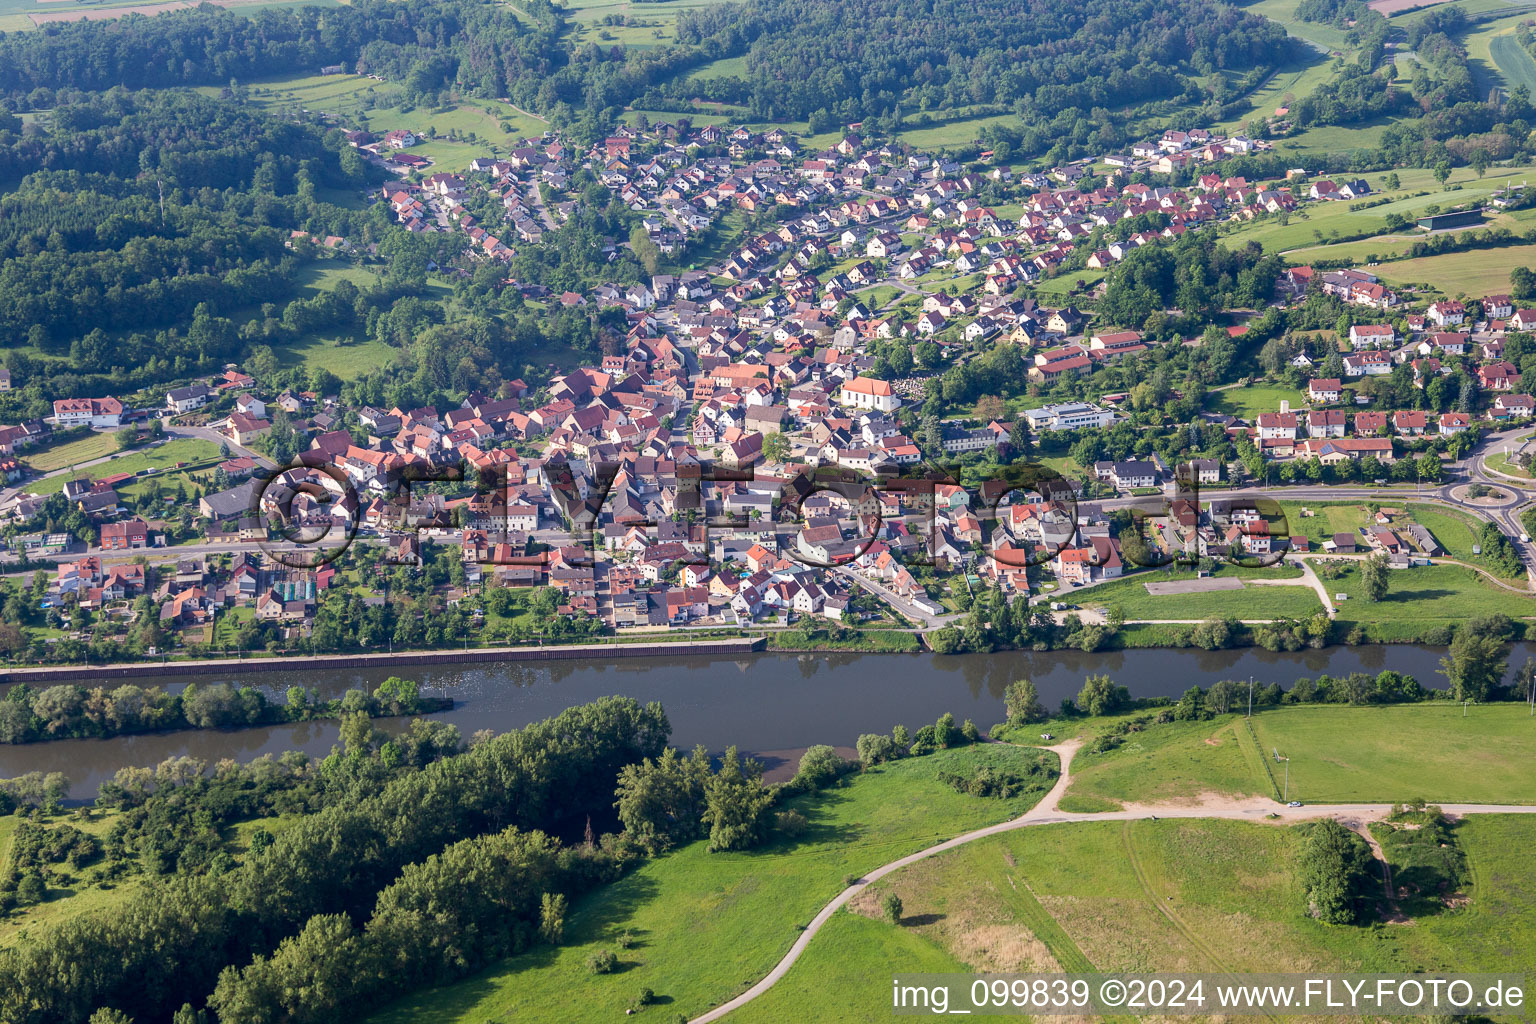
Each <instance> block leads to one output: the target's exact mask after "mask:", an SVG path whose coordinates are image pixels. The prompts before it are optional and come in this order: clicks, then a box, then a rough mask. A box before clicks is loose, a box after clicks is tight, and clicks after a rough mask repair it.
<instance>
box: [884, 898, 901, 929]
mask: <svg viewBox="0 0 1536 1024" xmlns="http://www.w3.org/2000/svg"><path fill="white" fill-rule="evenodd" d="M880 912H881V913H882V914H884V915H885V919H886V920H887V921H889V922H890V923H891V924H901V897H900V896H897V895H896V894H895V893H893V892H888V893H886V894H885V897H884V898H883V899H881V900H880Z"/></svg>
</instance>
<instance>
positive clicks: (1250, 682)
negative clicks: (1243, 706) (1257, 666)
mask: <svg viewBox="0 0 1536 1024" xmlns="http://www.w3.org/2000/svg"><path fill="white" fill-rule="evenodd" d="M1248 717H1249V718H1252V717H1253V676H1252V675H1250V676H1249V677H1248Z"/></svg>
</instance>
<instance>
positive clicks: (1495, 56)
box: [1461, 14, 1536, 93]
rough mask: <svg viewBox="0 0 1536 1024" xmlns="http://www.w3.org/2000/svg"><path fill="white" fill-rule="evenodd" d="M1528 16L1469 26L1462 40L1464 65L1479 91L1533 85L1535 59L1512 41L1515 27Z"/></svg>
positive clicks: (1535, 68)
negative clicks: (1468, 68)
mask: <svg viewBox="0 0 1536 1024" xmlns="http://www.w3.org/2000/svg"><path fill="white" fill-rule="evenodd" d="M1529 17H1530V15H1529V14H1523V15H1515V16H1512V17H1509V18H1500V19H1498V20H1495V21H1489V22H1484V23H1482V24H1479V25H1474V26H1472V27H1471V30H1470V31H1468V32H1467V33H1466V35H1465V36H1463V37H1462V40H1461V42H1462V44H1463V45H1464V46H1465V47H1466V48H1467V62H1468V65H1469V66H1470V68H1471V71H1472V75H1473V78H1474V79H1475V80H1476V81H1477V84H1478V87H1479V90H1480V91H1481V92H1484V93H1486V92H1487V91H1488V90H1489V89H1490V88H1492V87H1494V86H1502V87H1504V88H1505V89H1514V88H1516V87H1517V86H1520V85H1524V86H1525V87H1526V88H1532V87H1533V86H1536V60H1532V59H1531V55H1530V54H1528V53H1526V52H1525V50H1524V48H1522V47H1521V46H1520V43H1519V41H1518V40H1517V39H1516V38H1515V28H1516V26H1518V25H1519V24H1520V22H1521V21H1523V20H1525V19H1526V18H1529Z"/></svg>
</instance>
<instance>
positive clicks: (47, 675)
mask: <svg viewBox="0 0 1536 1024" xmlns="http://www.w3.org/2000/svg"><path fill="white" fill-rule="evenodd" d="M767 642H768V641H767V639H766V638H765V637H739V638H732V639H726V640H689V641H667V642H664V643H649V642H646V643H630V644H569V645H565V646H550V647H544V646H539V647H474V648H466V649H464V650H462V651H396V652H378V653H375V654H313V655H282V656H277V657H271V658H205V659H201V660H195V661H165V662H157V661H131V662H118V663H116V664H106V665H40V666H37V667H35V668H7V669H0V683H31V684H39V683H75V682H82V681H84V680H89V679H135V678H138V679H143V678H150V677H154V678H159V677H163V676H196V675H209V674H215V675H216V674H219V673H225V672H230V671H239V672H240V673H242V674H246V673H252V672H294V671H303V670H331V669H369V668H382V667H388V668H392V669H393V668H408V667H410V666H413V665H442V664H444V663H448V662H451V663H454V664H483V663H485V662H522V661H531V662H540V661H575V660H581V659H587V658H613V659H617V658H661V657H667V656H671V655H688V654H706V655H715V654H751V653H753V652H756V651H761V650H763V649H764V648H765V647H766V645H767Z"/></svg>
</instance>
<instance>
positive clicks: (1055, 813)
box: [689, 740, 1536, 1024]
mask: <svg viewBox="0 0 1536 1024" xmlns="http://www.w3.org/2000/svg"><path fill="white" fill-rule="evenodd" d="M1081 745H1082V741H1081V740H1071V741H1068V742H1066V743H1062V744H1058V745H1056V746H1054V747H1050V748H1048V749H1050V750H1054V751H1055V752H1056V753H1057V755H1058V756H1060V758H1061V777H1060V778H1059V779H1057V780H1056V785H1055V786H1053V787H1052V788H1051V791H1050V793H1048V794H1047V795H1046V797H1045V799H1043V800H1041V801H1040V802H1039V803H1038V804H1036V805H1035V806H1034V807H1033V808H1031V809H1030V810H1028V811H1026V812H1025V813H1024V814H1022V815H1020V816H1019V817H1017V818H1014V819H1013V820H1012V821H1005V822H1002V823H1000V824H997V825H989V826H988V827H986V828H979V829H976V830H975V831H973V832H966V833H965V834H963V835H959V836H956V837H955V838H953V839H949V840H946V841H944V842H942V843H937V844H935V845H933V846H930V847H928V848H927V849H924V850H919V851H918V852H916V853H913V854H909V855H907V856H905V857H901V858H899V859H897V860H893V861H891V862H890V863H888V864H883V865H881V866H880V867H878V868H875V869H874V870H873V871H870V872H867V873H866V874H865V875H864V876H863V877H861V878H860V879H859V880H858V881H857V882H855V883H854V884H853V885H850V886H848V887H847V888H846V889H844V890H843V891H842V892H840V893H838V894H837V896H836V897H834V898H833V899H832V901H831V902H830V903H828V904H827V905H826V906H824V907H822V908H821V912H820V913H818V914H817V915H816V916H815V918H813V919H812V920H811V923H810V924H809V925H807V926H806V928H805V930H804V931H803V932H801V933H800V935H799V937H798V938H796V939H795V943H794V945H792V946H790V947H789V952H788V953H785V954H784V957H783V959H781V960H780V961H779V962H778V963H777V964H775V965H774V968H773V970H771V971H769V972H768V974H767V976H766V977H764V978H763V980H761V981H759V982H758V983H757V984H756V985H753V986H752V987H751V988H749V989H747V990H746V991H745V992H743V993H742V994H741V995H739V996H737V997H736V998H734V999H731V1000H729V1001H728V1002H725V1003H721V1004H720V1005H719V1006H717V1007H715V1008H714V1009H713V1010H710V1011H709V1012H707V1013H703V1014H700V1015H699V1016H697V1017H694V1018H693V1019H692V1020H691V1021H689V1024H710V1022H712V1021H717V1020H720V1019H721V1018H723V1017H725V1016H726V1015H727V1014H729V1013H730V1012H732V1011H733V1010H736V1009H739V1008H741V1007H743V1006H745V1005H746V1004H747V1003H750V1002H751V1001H752V1000H754V999H756V998H757V997H758V996H760V995H762V994H763V993H765V992H767V991H768V990H769V989H771V988H773V986H774V985H775V984H777V983H778V981H779V979H781V978H783V977H784V975H786V974H787V973H789V969H790V968H791V967H793V966H794V963H795V961H796V960H798V959H800V954H801V953H803V952H805V948H806V947H807V946H809V945H810V944H811V940H812V939H814V938H815V937H816V933H817V932H819V931H821V928H822V926H823V925H825V924H826V923H827V921H828V920H830V919H831V917H832V915H833V914H835V913H837V912H838V910H840V909H841V908H842V907H844V906H845V905H846V904H847V903H848V901H849V900H851V899H853V898H854V897H855V896H857V895H858V894H859V893H861V892H863V891H864V890H865V889H867V888H869V886H870V884H871V883H873V882H876V881H878V880H879V879H881V878H884V877H885V876H886V875H888V874H890V873H891V872H893V871H899V870H901V869H902V868H904V867H907V866H908V865H910V864H916V863H917V862H918V861H921V860H926V859H927V858H929V857H932V856H934V855H936V854H940V853H944V852H945V851H947V850H953V849H955V848H956V847H960V846H965V845H966V844H967V843H974V842H975V841H976V840H978V839H986V838H987V837H989V836H995V835H1001V834H1002V833H1004V832H1013V831H1017V830H1018V829H1021V828H1031V827H1033V826H1036V825H1062V824H1068V823H1072V822H1083V821H1135V820H1140V819H1144V818H1149V817H1157V818H1224V819H1231V820H1237V821H1255V822H1264V823H1267V822H1271V821H1273V822H1274V823H1276V824H1290V823H1294V822H1298V821H1305V820H1309V819H1315V818H1333V819H1335V820H1339V821H1345V822H1348V823H1350V825H1351V826H1352V827H1358V826H1359V824H1360V823H1361V822H1365V821H1377V820H1380V819H1382V818H1385V817H1386V816H1387V815H1389V814H1391V813H1392V806H1391V805H1390V804H1326V805H1317V806H1309V807H1286V806H1285V805H1283V804H1280V803H1278V802H1276V801H1274V800H1269V799H1266V798H1263V797H1257V798H1249V799H1242V800H1223V801H1221V802H1219V803H1214V804H1189V805H1184V804H1166V805H1156V806H1150V805H1146V806H1134V805H1133V806H1131V807H1128V808H1126V809H1125V810H1120V811H1107V812H1104V813H1100V814H1073V813H1070V812H1067V811H1062V810H1061V809H1060V807H1059V804H1060V801H1061V796H1062V794H1063V793H1064V792H1066V789H1067V785H1068V784H1069V782H1070V781H1071V777H1072V755H1073V754H1075V753H1076V752H1077V748H1078V747H1079V746H1081ZM1440 807H1441V809H1442V810H1444V811H1445V813H1446V814H1448V815H1451V816H1452V817H1458V818H1459V817H1462V816H1464V815H1468V814H1536V806H1529V805H1505V804H1441V805H1440ZM1271 814H1273V815H1276V817H1275V818H1273V819H1271V818H1269V817H1268V816H1269V815H1271Z"/></svg>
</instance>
